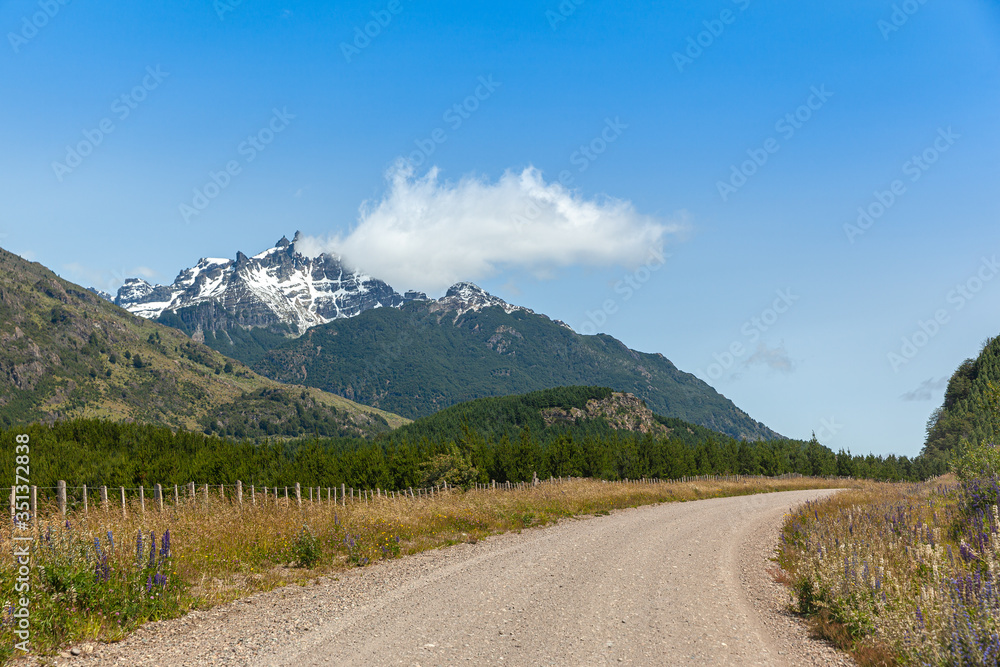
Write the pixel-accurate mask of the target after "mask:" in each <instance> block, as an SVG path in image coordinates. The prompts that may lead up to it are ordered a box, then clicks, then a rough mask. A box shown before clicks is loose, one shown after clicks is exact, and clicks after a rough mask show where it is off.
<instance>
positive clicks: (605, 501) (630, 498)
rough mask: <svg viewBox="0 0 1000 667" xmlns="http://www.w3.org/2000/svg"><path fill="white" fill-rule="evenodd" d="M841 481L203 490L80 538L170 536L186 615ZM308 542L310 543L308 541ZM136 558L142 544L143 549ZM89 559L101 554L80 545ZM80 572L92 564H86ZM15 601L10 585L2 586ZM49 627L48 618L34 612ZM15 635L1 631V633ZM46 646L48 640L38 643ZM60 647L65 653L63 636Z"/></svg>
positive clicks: (94, 516) (102, 632)
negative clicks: (376, 494) (307, 554)
mask: <svg viewBox="0 0 1000 667" xmlns="http://www.w3.org/2000/svg"><path fill="white" fill-rule="evenodd" d="M843 486H845V482H844V481H841V480H822V479H811V478H799V479H788V480H767V479H754V480H744V481H740V482H722V481H697V482H687V483H676V484H648V483H646V484H644V483H636V482H632V483H626V484H623V483H604V482H600V481H594V480H569V481H565V482H562V483H551V484H550V483H543V484H541V485H539V486H538V487H536V488H531V487H528V488H525V489H522V490H510V491H508V490H495V491H494V490H479V491H475V490H473V491H468V492H464V493H462V492H451V493H443V494H438V495H435V496H433V497H418V498H416V499H412V498H405V499H404V498H398V499H388V498H386V497H384V496H383V497H381V498H376V499H374V500H373V501H371V502H368V503H365V502H364V501H360V502H358V501H354V502H351V501H348V504H347V506H346V507H344V506H342V505H339V504H338V505H334V504H330V503H328V502H327V501H326V498H325V496H324V497H323V500H322V501H321V502H315V503H311V502H309V501H308V500H304V501H303V503H302V506H301V507H299V506H297V504H296V503H295V501H294V499H293V500H292V501H291V502H286V501H285V499H284V498H280V499H279V500H278V501H277V502H275V498H274V495H273V493H272V494H271V495H269V496H268V497H267V499H266V501H265V500H264V498H263V497H262V495H261V494H260V493H258V494H257V497H256V499H257V504H256V505H251V504H250V499H249V494H246V495H245V496H244V504H243V505H242V506H240V505H237V504H236V503H234V502H232V500H231V499H226V500H221V499H220V498H219V497H218V496H217V495H215V496H213V497H210V498H209V499H208V500H207V501H206V500H205V499H204V497H203V496H200V495H199V497H198V498H197V499H196V500H194V501H182V502H181V503H180V505H178V506H176V507H175V506H169V505H168V507H167V508H165V510H164V511H163V512H159V511H156V510H151V509H150V508H149V505H147V511H146V512H145V513H142V512H140V511H139V508H138V507H137V506H136V505H135V504H133V505H132V506H131V507H130V509H129V511H128V512H127V513H126V514H125V515H124V516H123V513H122V511H121V509H120V507H119V508H118V509H117V510H115V509H110V510H108V511H105V510H103V509H101V508H93V507H92V508H91V509H90V511H89V514H87V515H84V514H83V513H82V512H76V513H73V514H71V515H70V516H69V517H68V519H69V522H70V525H71V526H72V533H73V534H74V535H75V536H76V537H77V538H78V539H79V541H80V543H81V545H87V544H89V545H90V549H91V551H92V550H93V541H94V538H95V537H98V538H100V539H101V540H102V543H103V542H104V540H105V537H104V536H105V535H106V534H107V532H108V531H111V532H112V533H113V535H114V536H115V540H116V541H120V542H121V543H122V545H125V546H126V547H127V545H128V544H129V541H130V543H131V544H132V545H134V544H135V536H136V534H137V533H138V532H140V531H142V532H143V533H144V534H146V535H148V534H149V533H150V532H151V531H152V532H155V533H156V534H157V535H162V534H163V533H164V531H166V530H168V529H169V531H170V534H171V543H172V546H171V555H172V562H171V565H172V567H171V569H172V571H173V572H174V573H176V574H175V575H174V576H176V577H178V578H179V579H180V581H181V582H183V584H184V586H183V587H180V588H178V589H177V591H178V592H177V596H178V598H179V599H178V600H177V601H176V605H175V606H174V607H172V608H173V609H175V613H182V612H184V611H187V610H190V609H194V608H207V607H212V606H215V605H218V604H221V603H225V602H228V601H231V600H233V599H237V598H241V597H244V596H247V595H250V594H252V593H255V592H258V591H265V590H270V589H273V588H275V587H278V586H282V585H286V584H289V583H306V582H308V581H310V580H312V579H315V578H316V577H317V576H319V575H322V574H326V573H331V572H335V571H337V570H341V569H344V568H348V567H357V566H363V565H365V564H368V563H371V562H373V561H375V560H378V559H382V558H395V557H400V556H404V555H407V554H413V553H417V552H420V551H424V550H426V549H434V548H438V547H442V546H447V545H450V544H455V543H457V542H463V541H465V542H472V541H475V540H479V539H481V538H483V537H486V536H488V535H492V534H497V533H503V532H508V531H520V530H522V529H524V528H528V527H536V526H544V525H546V524H550V523H553V522H556V521H558V520H560V519H564V518H567V517H574V516H586V515H594V514H603V513H607V512H610V511H612V510H616V509H622V508H626V507H636V506H640V505H647V504H653V503H660V502H677V501H688V500H699V499H704V498H713V497H724V496H736V495H748V494H755V493H767V492H775V491H790V490H796V489H807V488H837V487H843ZM44 510H45V511H44V512H43V511H42V509H40V510H39V513H40V514H41V515H42V517H43V518H42V520H41V521H40V523H41V524H42V525H43V526H45V525H46V523H58V524H59V525H60V526H61V525H62V522H61V520H60V521H55V519H56V513H55V512H54V511H53V510H54V508H52V507H46V508H44ZM304 526H307V527H308V530H309V531H311V534H312V535H313V536H314V541H313V542H312V544H313V546H314V547H315V546H318V553H317V556H318V560H317V561H316V562H315V564H314V565H313V566H312V567H299V563H298V562H297V561H298V560H300V556H301V554H302V548H303V538H302V537H301V535H302V530H303V527H304ZM308 542H309V540H306V544H305V546H306V547H308V546H309V544H308ZM132 550H133V553H134V546H132ZM11 553H12V549H11V544H10V542H9V533H6V534H4V535H3V537H2V538H0V571H3V572H4V573H7V572H10V571H11V570H12V568H13V562H12V561H11ZM80 553H81V556H80V557H81V558H87V557H88V556H87V554H88V553H90V552H88V551H87V550H86V549H81V550H80ZM81 568H82V570H81V571H86V568H89V571H90V572H93V569H94V566H93V565H92V564H86V563H85V564H84V565H82V566H81ZM3 593H4V595H5V597H6V595H7V593H8V591H7V587H6V586H5V587H4V588H3ZM79 621H80V622H79V627H77V628H70V629H65V630H66V631H65V632H62V633H60V634H59V635H58V636H60V637H64V638H66V637H68V638H72V640H73V641H83V640H88V639H90V640H92V639H100V640H109V639H110V640H117V639H120V638H121V630H120V629H118V628H109V627H108V626H107V625H104V624H102V623H100V622H95V621H94V620H93V619H86V618H80V619H79ZM32 622H33V626H35V627H41V626H42V625H43V624H44V622H43V620H42V619H32ZM6 634H7V633H6V632H5V631H4V630H2V629H0V638H2V639H4V640H6V639H7V637H6V636H5V635H6ZM34 645H35V646H46V644H45V642H36V643H35V644H34ZM47 648H48V649H49V650H53V649H56V648H58V646H57V645H56V644H55V643H54V642H49V644H48V645H47Z"/></svg>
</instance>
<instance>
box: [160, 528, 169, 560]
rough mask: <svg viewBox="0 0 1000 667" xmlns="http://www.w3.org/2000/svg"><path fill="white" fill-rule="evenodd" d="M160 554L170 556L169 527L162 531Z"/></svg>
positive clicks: (165, 556)
mask: <svg viewBox="0 0 1000 667" xmlns="http://www.w3.org/2000/svg"><path fill="white" fill-rule="evenodd" d="M160 555H161V556H162V557H164V558H170V529H167V530H166V531H165V532H164V533H163V544H162V545H161V546H160Z"/></svg>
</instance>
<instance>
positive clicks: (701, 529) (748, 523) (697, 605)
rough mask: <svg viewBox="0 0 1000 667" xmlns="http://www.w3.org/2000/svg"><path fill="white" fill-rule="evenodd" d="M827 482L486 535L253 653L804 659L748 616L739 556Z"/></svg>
mask: <svg viewBox="0 0 1000 667" xmlns="http://www.w3.org/2000/svg"><path fill="white" fill-rule="evenodd" d="M828 493H830V492H828V491H799V492H790V493H780V494H778V493H775V494H766V495H756V496H743V497H738V498H725V499H714V500H706V501H700V502H689V503H671V504H664V505H659V506H652V507H645V508H640V509H635V510H630V511H625V512H618V513H616V514H614V515H612V516H607V517H597V518H593V519H590V520H587V521H571V522H565V523H563V524H561V525H558V526H555V527H552V528H548V529H545V530H543V531H535V532H532V533H531V534H530V535H522V536H521V537H522V539H517V540H512V541H510V542H509V543H507V544H503V543H502V542H503V541H500V542H499V543H498V544H497V545H496V548H490V547H489V546H485V545H484V548H482V549H479V550H476V551H477V552H478V553H476V552H470V553H469V556H468V557H465V558H456V559H454V562H444V563H441V564H440V565H439V566H438V567H436V568H434V569H432V570H431V571H429V572H426V573H423V574H421V575H420V576H418V577H416V578H413V579H410V580H407V581H399V582H397V585H396V586H393V587H392V588H391V589H390V590H389V591H386V593H385V594H384V595H382V596H380V597H379V598H378V599H376V600H371V601H369V602H366V603H364V604H362V605H360V606H359V607H355V608H353V609H352V610H351V611H350V613H346V614H338V615H336V616H335V617H334V618H331V619H329V620H328V621H327V622H326V623H324V624H323V625H321V626H319V627H317V628H316V630H315V632H313V633H311V636H310V637H308V638H305V637H304V638H303V641H299V642H296V643H294V644H291V645H287V646H285V647H284V648H283V649H282V650H280V651H277V652H275V653H273V654H271V655H267V656H261V659H260V661H259V662H258V663H256V664H260V665H264V664H266V665H289V666H295V667H306V666H310V667H311V666H314V665H338V666H339V665H373V664H378V665H389V664H400V665H439V664H450V663H459V662H471V663H472V664H477V665H603V664H614V665H618V664H633V665H676V664H706V665H737V664H738V665H780V664H803V663H805V662H808V660H807V656H794V655H789V652H788V650H787V649H788V647H787V645H784V644H783V642H782V640H781V638H776V637H773V636H772V634H771V633H770V632H769V631H768V628H767V627H765V625H764V624H763V623H762V622H761V620H760V619H759V618H758V614H757V612H756V611H755V609H754V608H753V604H752V602H751V600H750V598H749V596H748V594H747V593H748V592H747V591H746V585H745V583H744V581H743V580H744V576H743V569H744V568H743V564H742V563H741V559H742V558H743V553H744V551H745V549H744V547H745V546H746V545H747V544H749V543H751V542H753V540H754V538H755V536H756V535H758V534H759V533H761V532H762V531H765V532H767V533H768V534H771V535H773V528H774V526H775V525H778V524H780V522H781V520H782V517H783V515H784V514H785V513H786V512H787V511H788V510H789V509H790V508H791V507H793V506H795V505H797V504H799V503H801V502H803V501H804V500H806V499H810V498H817V497H821V496H823V495H827V494H828ZM760 565H763V563H760Z"/></svg>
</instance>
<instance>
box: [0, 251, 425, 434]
mask: <svg viewBox="0 0 1000 667" xmlns="http://www.w3.org/2000/svg"><path fill="white" fill-rule="evenodd" d="M262 390H271V391H272V394H270V395H269V396H268V400H267V402H261V403H259V406H258V407H259V408H260V409H259V411H258V412H257V413H254V414H248V413H246V411H245V408H244V407H243V405H242V403H244V402H245V401H246V400H247V398H248V397H249V398H253V397H254V396H255V392H261V391H262ZM274 396H283V397H284V401H282V400H274V398H273V397H274ZM272 404H273V407H272ZM295 405H298V406H299V408H300V409H301V410H302V411H303V415H304V416H305V418H304V419H303V417H301V416H300V415H299V413H298V412H297V411H295V408H294V406H295ZM289 406H292V407H291V408H290V407H289ZM290 411H291V412H294V416H293V415H292V414H291V412H290ZM70 417H101V418H106V419H111V420H115V421H130V420H134V421H142V422H149V423H154V424H163V425H167V426H171V427H174V428H185V429H197V430H205V429H209V430H212V427H213V425H216V423H217V422H218V427H219V428H218V429H216V430H219V429H222V428H227V427H228V425H229V424H236V425H239V426H241V427H242V430H243V434H244V435H246V436H248V437H253V436H258V435H268V428H267V427H268V425H270V427H271V430H272V431H276V432H277V433H279V434H289V435H291V434H298V432H303V433H313V432H322V434H325V435H335V434H340V433H351V434H354V435H374V434H375V433H378V432H381V431H385V430H388V428H389V427H390V425H391V426H398V425H400V424H401V423H404V422H405V421H406V420H403V419H401V418H399V417H398V416H396V415H389V414H386V413H383V412H381V411H377V410H373V409H371V408H368V407H362V406H359V405H356V404H354V403H351V402H350V401H348V400H346V399H344V398H342V397H340V396H333V395H330V394H325V393H324V392H321V391H318V390H316V389H306V388H304V387H286V386H283V385H280V384H278V383H276V382H274V381H272V380H268V379H266V378H263V377H260V376H259V375H257V374H256V373H254V372H253V371H251V370H250V369H249V368H247V367H246V366H244V365H243V364H242V363H240V362H234V361H231V360H229V359H226V358H225V357H223V356H222V355H220V354H219V353H218V352H215V351H213V350H211V349H209V348H207V347H206V346H204V345H201V344H199V343H197V342H195V341H192V340H191V339H190V338H188V337H187V336H185V335H184V334H183V333H181V332H179V331H177V330H175V329H172V328H170V327H166V326H163V325H160V324H157V323H155V322H151V321H149V320H145V319H142V318H139V317H135V316H133V315H131V314H129V313H128V312H127V311H125V310H122V309H121V308H119V307H117V306H115V305H113V304H111V303H109V302H107V301H106V300H104V299H102V298H100V297H99V296H97V295H95V294H93V293H91V292H90V291H88V290H86V289H84V288H82V287H80V286H78V285H74V284H73V283H70V282H68V281H65V280H62V279H61V278H59V277H57V276H56V275H55V274H54V273H52V272H51V271H49V270H48V269H46V268H45V267H43V266H41V265H40V264H36V263H32V262H28V261H26V260H24V259H22V258H20V257H18V256H17V255H13V254H11V253H9V252H7V251H5V250H3V249H0V423H4V424H7V425H11V424H25V423H28V422H32V421H37V420H42V421H52V420H55V419H61V418H70ZM296 425H298V427H296ZM307 426H308V427H311V428H307ZM289 431H291V432H292V433H287V432H289Z"/></svg>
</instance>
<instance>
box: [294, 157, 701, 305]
mask: <svg viewBox="0 0 1000 667" xmlns="http://www.w3.org/2000/svg"><path fill="white" fill-rule="evenodd" d="M387 181H388V183H389V189H388V192H387V193H386V194H385V195H384V196H383V197H382V198H381V199H380V200H378V201H367V202H365V203H363V204H362V205H361V209H360V213H359V220H358V223H357V225H356V226H355V227H354V229H352V230H351V232H350V233H348V234H347V235H345V236H339V235H338V236H334V237H332V238H326V239H322V238H316V237H307V238H303V239H300V240H299V242H298V243H296V249H297V250H298V251H299V252H302V253H303V254H306V255H312V256H315V255H318V254H319V253H321V252H329V253H335V254H339V255H341V256H342V257H343V258H344V259H345V260H346V261H347V262H349V263H350V264H352V265H353V266H356V267H358V268H360V269H362V270H364V271H366V272H368V273H370V274H371V275H373V276H376V277H378V278H381V279H382V280H385V281H386V282H388V283H389V284H390V285H392V286H393V287H395V288H396V289H398V290H406V289H419V290H422V291H426V292H428V293H430V294H435V293H440V292H442V291H443V290H444V289H446V288H447V287H448V286H450V285H452V284H454V283H456V282H459V281H462V280H478V279H481V278H486V277H490V276H493V275H496V274H498V273H500V272H502V271H511V272H515V273H516V272H518V271H524V272H528V273H530V274H532V275H534V276H536V277H538V278H546V277H551V276H552V275H554V274H555V272H556V271H557V270H558V269H559V268H563V267H569V266H586V267H610V266H627V267H630V268H634V267H637V266H639V265H641V264H643V263H644V262H646V261H648V260H649V257H650V252H651V251H652V250H654V249H655V250H657V251H659V250H661V249H662V247H663V245H664V243H665V242H666V241H668V240H669V238H670V237H671V236H675V235H677V234H679V233H681V232H683V231H684V230H685V229H686V224H685V222H686V214H684V213H683V212H681V213H679V214H678V215H677V216H676V218H675V219H673V220H663V219H659V218H655V217H653V216H649V215H644V214H641V213H639V212H637V211H636V210H635V207H633V205H632V204H631V203H630V202H628V201H623V200H620V199H615V198H611V197H601V198H592V199H587V198H585V197H583V196H582V195H580V194H578V193H576V192H574V191H571V190H568V189H566V188H565V187H563V186H562V185H561V184H559V183H546V182H545V180H544V179H543V178H542V174H541V172H540V171H538V170H537V169H535V168H533V167H528V168H527V169H525V170H523V171H522V172H520V173H515V172H512V171H507V172H505V173H504V174H503V176H501V177H500V179H499V180H497V181H496V182H490V181H488V180H487V179H484V178H480V177H475V176H467V177H464V178H462V179H461V180H459V181H458V182H443V181H441V180H440V179H439V172H438V170H437V168H434V169H431V170H430V171H429V172H428V173H427V174H426V175H424V176H417V175H415V174H414V172H413V169H412V168H411V167H408V166H406V165H405V164H404V163H397V165H396V166H395V167H393V168H392V169H391V170H390V171H389V172H388V174H387Z"/></svg>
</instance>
